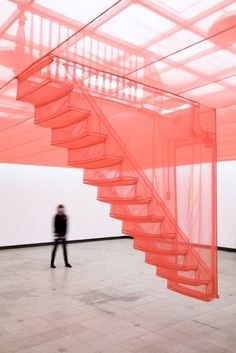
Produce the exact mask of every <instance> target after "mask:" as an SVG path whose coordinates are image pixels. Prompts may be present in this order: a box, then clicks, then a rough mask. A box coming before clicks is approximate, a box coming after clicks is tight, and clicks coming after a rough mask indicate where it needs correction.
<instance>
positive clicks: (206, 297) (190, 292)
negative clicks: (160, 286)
mask: <svg viewBox="0 0 236 353" xmlns="http://www.w3.org/2000/svg"><path fill="white" fill-rule="evenodd" d="M167 288H168V289H170V290H172V291H174V292H177V293H180V294H183V295H186V296H188V297H189V296H190V297H192V298H195V299H199V300H203V301H206V302H209V301H211V300H213V299H214V298H217V297H212V295H210V294H208V293H203V292H199V291H197V290H194V289H190V288H186V287H184V286H181V285H180V284H177V283H176V282H172V281H168V282H167Z"/></svg>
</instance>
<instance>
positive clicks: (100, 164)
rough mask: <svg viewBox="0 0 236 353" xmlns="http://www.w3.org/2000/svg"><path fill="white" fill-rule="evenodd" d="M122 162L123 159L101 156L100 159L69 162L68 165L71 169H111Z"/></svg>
mask: <svg viewBox="0 0 236 353" xmlns="http://www.w3.org/2000/svg"><path fill="white" fill-rule="evenodd" d="M122 161H123V157H118V156H101V157H96V158H91V159H86V160H76V161H69V162H68V164H69V165H70V166H71V167H77V168H87V169H96V168H106V167H111V166H114V165H117V164H120V163H122Z"/></svg>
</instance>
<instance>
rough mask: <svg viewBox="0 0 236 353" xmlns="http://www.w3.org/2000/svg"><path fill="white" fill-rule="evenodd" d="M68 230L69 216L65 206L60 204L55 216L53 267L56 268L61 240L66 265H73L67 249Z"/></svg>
mask: <svg viewBox="0 0 236 353" xmlns="http://www.w3.org/2000/svg"><path fill="white" fill-rule="evenodd" d="M66 231H67V216H66V214H65V208H64V206H63V205H58V207H57V214H56V215H55V218H54V234H55V235H54V236H55V238H54V240H55V243H54V248H53V251H52V257H51V268H56V266H55V265H54V261H55V256H56V251H57V246H58V244H59V243H60V242H61V243H62V246H63V255H64V261H65V267H72V266H71V265H70V264H69V262H68V257H67V250H66Z"/></svg>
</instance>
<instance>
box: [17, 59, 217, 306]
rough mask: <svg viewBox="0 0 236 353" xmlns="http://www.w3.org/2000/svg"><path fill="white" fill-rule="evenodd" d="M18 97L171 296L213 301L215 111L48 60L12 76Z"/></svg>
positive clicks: (214, 261) (214, 295)
mask: <svg viewBox="0 0 236 353" xmlns="http://www.w3.org/2000/svg"><path fill="white" fill-rule="evenodd" d="M71 68H72V70H70V69H71ZM71 72H72V73H73V74H71ZM17 99H18V100H21V101H25V102H30V103H32V104H33V105H34V106H35V123H36V124H37V125H40V126H44V127H47V128H51V135H52V144H53V145H55V146H59V147H62V148H66V149H67V150H68V165H69V166H71V167H77V168H84V183H86V184H89V185H94V186H97V188H98V200H100V201H102V202H107V203H109V204H111V211H110V215H111V217H114V218H116V219H119V220H121V221H122V224H123V226H122V232H123V233H124V234H127V235H130V236H131V237H133V239H134V248H135V249H138V250H141V251H143V252H144V253H145V261H146V262H147V263H149V264H151V265H154V266H155V267H156V274H157V276H159V277H163V278H165V279H166V280H167V287H168V288H169V289H171V290H173V291H176V292H179V293H182V294H185V295H188V296H191V297H193V298H197V299H201V300H205V301H210V300H212V299H214V298H216V297H217V261H216V225H215V223H216V215H215V214H216V192H215V184H216V181H215V160H216V153H215V146H216V145H215V112H214V110H212V109H208V108H205V107H202V106H201V105H199V104H197V103H194V102H190V101H186V100H184V99H182V98H181V97H177V96H173V95H170V94H169V93H164V92H160V91H158V90H153V89H151V88H150V87H147V86H144V85H141V84H139V83H136V82H132V81H129V80H127V79H125V78H121V77H115V76H114V75H110V74H105V73H101V72H99V71H95V70H90V69H89V68H85V67H79V65H74V66H73V64H72V63H68V62H66V61H65V60H61V59H58V58H54V57H50V56H49V57H46V58H44V59H43V60H41V61H39V62H38V63H37V64H36V65H33V66H31V67H30V68H29V69H27V70H26V71H25V72H24V73H23V74H21V75H20V76H19V77H18V94H17Z"/></svg>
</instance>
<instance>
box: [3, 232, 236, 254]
mask: <svg viewBox="0 0 236 353" xmlns="http://www.w3.org/2000/svg"><path fill="white" fill-rule="evenodd" d="M116 239H132V237H129V236H128V235H119V236H113V237H105V238H102V237H100V238H90V239H76V240H67V243H68V244H70V243H87V242H93V241H106V240H116ZM53 244H54V242H53V241H50V242H46V243H32V244H18V245H4V246H0V250H7V249H18V248H30V247H35V246H49V245H53ZM217 249H218V250H222V251H229V252H236V248H227V247H224V246H218V247H217Z"/></svg>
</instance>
